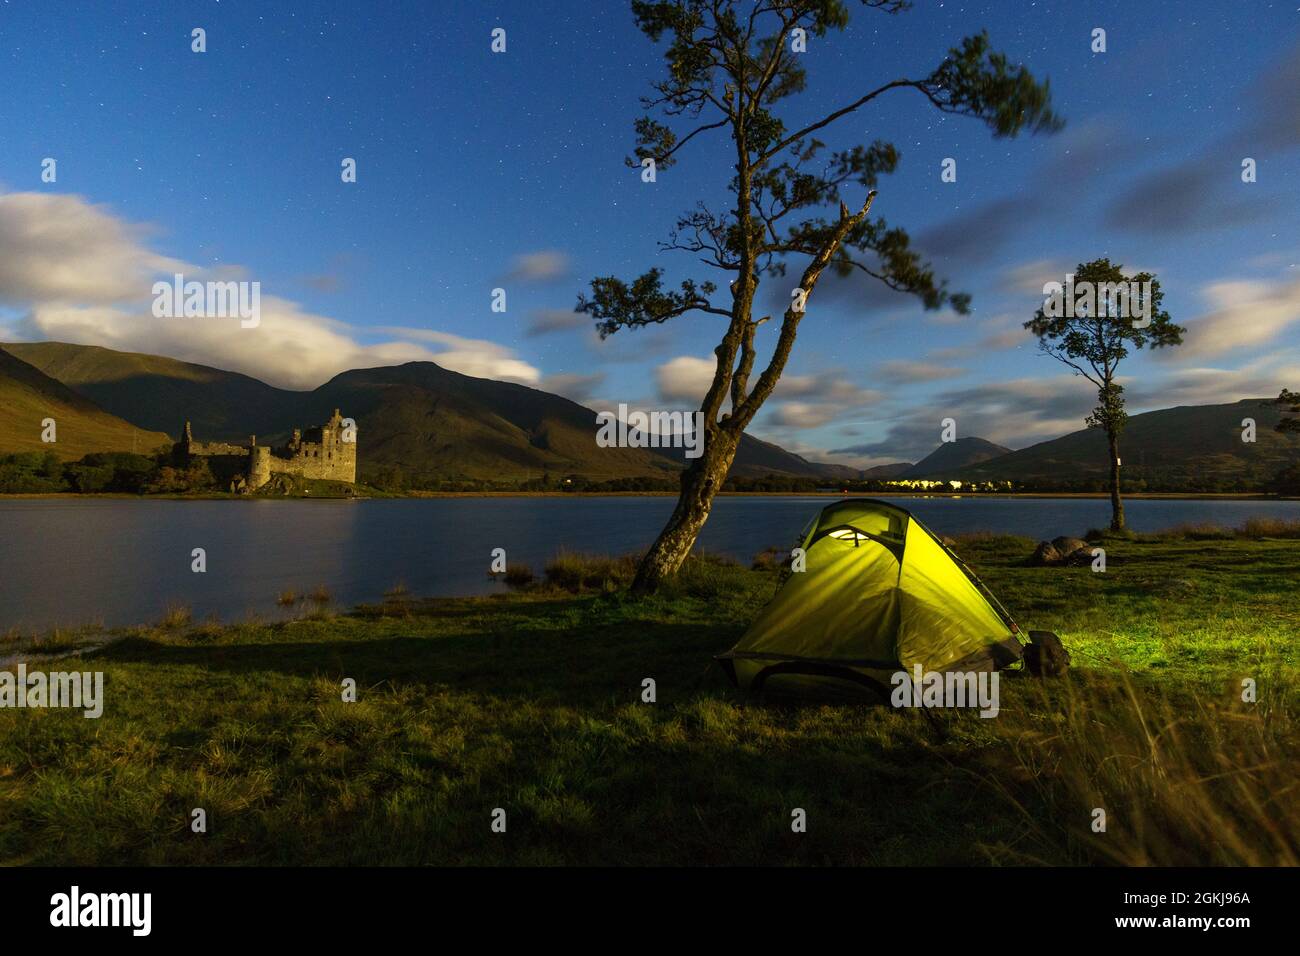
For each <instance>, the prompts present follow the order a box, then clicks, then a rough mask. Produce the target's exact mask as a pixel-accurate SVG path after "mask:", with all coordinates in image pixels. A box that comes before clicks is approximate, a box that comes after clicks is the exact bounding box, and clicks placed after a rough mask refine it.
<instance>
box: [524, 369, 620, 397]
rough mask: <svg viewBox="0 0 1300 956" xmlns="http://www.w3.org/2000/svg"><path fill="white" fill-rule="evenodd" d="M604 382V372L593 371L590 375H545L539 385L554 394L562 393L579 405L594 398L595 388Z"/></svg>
mask: <svg viewBox="0 0 1300 956" xmlns="http://www.w3.org/2000/svg"><path fill="white" fill-rule="evenodd" d="M604 382H605V373H604V372H595V373H593V374H591V375H578V374H574V373H564V374H560V375H548V376H546V377H545V378H543V379H542V382H541V385H540V386H539V387H540V388H541V389H542V390H543V391H546V392H553V393H554V394H556V395H563V396H564V397H565V398H567V399H570V400H571V401H575V402H577V403H579V404H580V405H586V404H589V403H591V402H592V401H593V400H594V393H595V390H596V389H597V388H599V387H600V386H601V385H603V384H604Z"/></svg>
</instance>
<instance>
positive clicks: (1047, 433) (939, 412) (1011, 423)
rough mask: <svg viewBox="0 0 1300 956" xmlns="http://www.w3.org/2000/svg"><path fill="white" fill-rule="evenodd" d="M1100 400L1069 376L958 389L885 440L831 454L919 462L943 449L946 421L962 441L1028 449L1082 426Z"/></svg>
mask: <svg viewBox="0 0 1300 956" xmlns="http://www.w3.org/2000/svg"><path fill="white" fill-rule="evenodd" d="M1096 401H1097V396H1096V392H1095V391H1094V390H1093V389H1091V388H1088V387H1085V386H1081V385H1080V384H1079V382H1078V381H1073V382H1072V381H1071V379H1070V378H1067V377H1064V376H1057V377H1053V378H1050V379H1024V378H1022V379H1011V380H1008V381H1001V382H991V383H988V384H984V385H976V386H972V387H970V388H961V389H953V390H950V391H947V392H944V393H942V394H940V395H938V396H936V397H935V398H934V399H932V400H929V401H927V402H925V403H924V404H922V405H919V406H917V407H915V408H913V409H911V410H910V411H908V412H907V413H906V414H904V415H903V416H901V417H899V418H897V419H895V420H894V421H893V422H892V423H890V425H889V427H888V429H887V431H886V434H885V438H884V439H883V440H880V441H876V442H865V443H860V444H856V445H852V446H849V447H846V448H838V449H833V450H832V454H837V455H869V456H873V457H879V458H882V459H888V460H890V461H917V460H919V459H921V458H923V457H925V456H926V455H928V454H930V452H932V451H934V450H935V449H936V448H937V447H938V446H939V442H940V438H941V434H942V431H943V420H944V419H945V418H952V419H953V420H954V421H956V423H957V437H958V438H967V437H972V436H974V437H979V438H984V439H987V440H988V441H992V442H996V443H997V444H1000V445H1006V446H1007V447H1009V448H1023V447H1025V446H1026V445H1032V444H1034V443H1036V442H1039V441H1045V440H1047V439H1049V438H1056V437H1058V436H1060V435H1063V434H1066V433H1067V432H1072V431H1077V430H1078V429H1080V428H1083V427H1084V419H1085V418H1086V417H1087V415H1088V413H1089V411H1091V409H1092V407H1093V406H1094V405H1095V404H1096Z"/></svg>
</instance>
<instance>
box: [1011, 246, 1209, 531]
mask: <svg viewBox="0 0 1300 956" xmlns="http://www.w3.org/2000/svg"><path fill="white" fill-rule="evenodd" d="M1044 291H1046V290H1044ZM1163 299H1164V293H1163V292H1161V291H1160V281H1159V280H1158V279H1156V277H1155V276H1153V275H1152V274H1151V273H1149V272H1139V273H1138V274H1137V275H1134V276H1125V275H1124V271H1123V267H1122V266H1119V265H1112V264H1111V261H1110V260H1109V259H1095V260H1093V261H1092V262H1088V263H1084V264H1082V265H1080V266H1079V267H1078V269H1077V270H1076V271H1075V274H1074V282H1073V285H1072V286H1066V287H1064V288H1062V289H1060V290H1059V292H1058V293H1056V294H1052V295H1049V296H1048V298H1047V301H1046V302H1044V304H1043V305H1042V306H1041V307H1040V308H1039V309H1038V311H1037V312H1036V313H1035V314H1034V317H1033V318H1032V319H1030V320H1029V321H1028V322H1026V323H1025V328H1027V329H1029V330H1030V331H1032V332H1033V333H1034V334H1035V335H1037V336H1038V345H1039V348H1040V349H1041V350H1042V351H1043V352H1044V353H1046V354H1047V355H1050V356H1051V357H1052V358H1054V359H1056V360H1057V361H1058V362H1062V363H1064V364H1065V365H1068V366H1069V367H1070V368H1072V369H1073V370H1074V372H1075V374H1076V375H1082V376H1083V377H1084V378H1086V379H1087V380H1088V381H1089V382H1091V383H1092V384H1093V385H1095V386H1096V387H1097V407H1096V408H1094V409H1093V411H1092V414H1091V415H1089V416H1088V418H1087V425H1088V427H1089V428H1100V429H1101V430H1102V431H1104V432H1105V433H1106V444H1107V449H1108V452H1109V456H1110V481H1109V488H1110V507H1111V518H1110V527H1111V530H1112V531H1123V530H1124V501H1123V499H1122V498H1121V497H1120V480H1119V466H1120V457H1119V437H1120V435H1121V434H1122V433H1123V431H1124V426H1125V425H1126V424H1127V423H1128V413H1127V412H1126V411H1125V410H1124V404H1125V402H1124V386H1122V385H1120V384H1118V383H1117V382H1116V380H1115V379H1116V374H1117V372H1118V370H1119V363H1120V362H1122V361H1123V360H1124V359H1125V358H1127V357H1128V354H1129V348H1130V347H1132V348H1135V349H1140V348H1146V347H1149V348H1163V347H1165V346H1172V345H1179V344H1180V343H1181V342H1182V341H1183V332H1185V331H1186V329H1183V328H1182V327H1180V326H1177V325H1174V324H1173V322H1171V321H1170V319H1169V313H1168V312H1165V311H1164V310H1163V309H1162V308H1161V305H1160V304H1161V301H1162V300H1163Z"/></svg>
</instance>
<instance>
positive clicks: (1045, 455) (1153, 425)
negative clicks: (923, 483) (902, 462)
mask: <svg viewBox="0 0 1300 956" xmlns="http://www.w3.org/2000/svg"><path fill="white" fill-rule="evenodd" d="M1281 417H1282V413H1281V411H1280V410H1279V409H1278V407H1277V406H1275V405H1272V404H1270V403H1269V400H1268V399H1266V398H1254V399H1244V400H1242V401H1240V402H1233V403H1231V404H1227V405H1182V406H1179V407H1177V408H1165V409H1161V410H1159V411H1154V412H1144V413H1143V414H1140V415H1134V416H1133V417H1131V418H1130V419H1129V421H1128V425H1127V426H1126V427H1125V429H1124V432H1123V434H1122V435H1121V436H1120V442H1119V447H1120V459H1121V461H1122V470H1123V475H1124V479H1125V480H1126V481H1127V482H1130V483H1131V482H1134V481H1139V480H1141V481H1145V482H1147V483H1148V484H1155V485H1158V486H1161V487H1166V488H1175V489H1181V488H1198V489H1207V490H1208V489H1212V488H1214V487H1216V486H1220V485H1222V486H1225V487H1226V486H1232V485H1234V484H1237V483H1246V484H1251V485H1254V486H1260V485H1263V484H1267V483H1268V482H1269V481H1270V480H1271V479H1272V477H1273V476H1274V475H1276V474H1277V473H1278V472H1279V471H1281V470H1282V468H1284V467H1286V466H1287V465H1289V464H1293V463H1295V462H1297V461H1300V436H1295V435H1290V436H1288V435H1283V434H1281V433H1279V432H1276V431H1274V430H1273V426H1274V425H1276V424H1277V422H1278V421H1279V420H1280V419H1281ZM1247 418H1250V419H1254V421H1255V423H1256V429H1255V441H1254V442H1245V441H1242V433H1243V425H1242V422H1243V420H1245V419H1247ZM1107 462H1108V459H1107V451H1106V436H1105V434H1104V433H1102V432H1101V431H1100V430H1098V429H1094V428H1085V429H1081V430H1079V431H1077V432H1071V433H1070V434H1068V435H1064V436H1062V437H1061V438H1055V439H1053V440H1051V441H1045V442H1040V443H1038V444H1037V445H1031V446H1030V447H1028V448H1022V449H1021V450H1019V451H1013V452H1011V453H1009V454H1006V455H1002V456H1001V457H999V458H993V459H990V460H988V461H983V462H979V463H978V464H976V465H974V466H973V467H970V468H967V469H965V470H964V471H963V473H962V474H961V475H959V476H958V477H964V478H980V479H984V478H992V479H1012V480H1019V481H1045V480H1057V481H1059V480H1061V479H1074V480H1084V481H1087V480H1094V481H1096V480H1102V479H1104V478H1105V477H1106V475H1107V469H1108V463H1107Z"/></svg>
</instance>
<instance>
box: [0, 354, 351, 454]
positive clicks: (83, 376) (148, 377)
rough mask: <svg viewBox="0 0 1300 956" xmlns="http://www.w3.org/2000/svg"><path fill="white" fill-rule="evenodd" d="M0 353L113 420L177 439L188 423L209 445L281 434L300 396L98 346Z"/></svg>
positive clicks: (229, 374)
mask: <svg viewBox="0 0 1300 956" xmlns="http://www.w3.org/2000/svg"><path fill="white" fill-rule="evenodd" d="M0 350H3V351H7V352H9V353H10V354H11V355H16V356H17V357H18V358H20V359H22V360H23V361H24V362H27V363H28V364H29V365H32V366H35V367H36V368H38V369H40V370H41V371H42V372H44V373H45V374H46V375H48V376H49V377H50V378H53V379H57V380H58V381H60V382H62V383H63V384H64V385H66V386H68V387H69V388H71V389H72V390H73V391H75V392H77V393H78V394H80V395H83V396H85V397H86V398H88V399H90V400H91V401H92V402H95V403H96V404H98V405H99V406H101V407H102V408H104V409H106V410H108V411H110V412H112V414H114V415H117V416H118V417H120V418H124V419H126V420H127V421H130V422H134V423H135V424H136V425H139V426H140V427H141V428H147V429H150V430H153V431H160V432H166V433H167V434H169V435H172V436H174V437H176V438H179V437H180V430H181V426H182V425H183V424H184V422H185V420H186V419H189V420H190V421H191V422H193V423H194V433H195V434H196V435H199V436H202V437H203V438H204V439H206V440H211V441H246V440H247V439H248V436H249V435H250V434H259V435H260V434H263V433H265V434H267V435H268V436H269V435H270V434H271V433H273V432H279V431H284V432H287V431H288V430H289V429H291V428H293V427H294V423H293V421H292V420H290V419H291V418H292V415H290V419H285V418H284V415H285V414H286V413H287V412H288V411H289V410H290V409H293V408H294V405H295V402H297V401H299V400H300V399H301V397H302V396H303V394H304V393H302V392H291V391H287V390H285V389H279V388H275V387H273V386H271V385H267V384H266V383H265V382H260V381H258V380H257V379H255V378H250V377H249V376H247V375H240V374H239V373H238V372H226V371H223V370H222V369H217V368H209V367H208V366H206V365H194V364H191V363H189V362H181V361H178V360H177V359H172V358H165V357H163V356H161V355H145V354H141V353H139V352H116V351H114V350H113V349H106V348H101V347H99V346H97V345H69V344H67V343H65V342H15V343H10V344H5V345H0ZM295 410H296V409H295ZM326 414H327V415H328V412H326Z"/></svg>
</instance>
